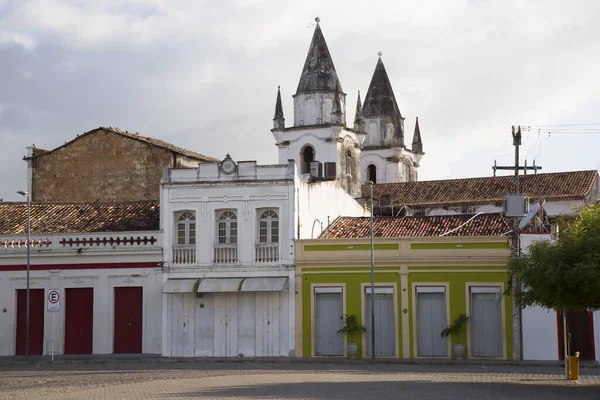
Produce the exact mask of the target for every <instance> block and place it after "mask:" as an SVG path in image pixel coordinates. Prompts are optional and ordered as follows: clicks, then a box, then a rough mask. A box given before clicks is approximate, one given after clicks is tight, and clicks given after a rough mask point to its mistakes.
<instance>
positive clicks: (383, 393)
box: [162, 381, 600, 400]
mask: <svg viewBox="0 0 600 400" xmlns="http://www.w3.org/2000/svg"><path fill="white" fill-rule="evenodd" d="M170 395H172V396H173V397H177V396H181V397H182V398H223V399H228V398H235V399H312V400H335V399H378V400H380V399H414V400H418V399H461V400H462V399H477V400H486V399H500V400H501V399H544V400H553V399H561V400H564V399H569V400H579V399H582V400H583V399H585V400H590V399H599V398H600V386H579V387H578V386H576V385H573V386H556V385H551V384H546V385H543V384H515V383H496V382H494V383H470V382H430V381H376V382H302V383H280V384H262V385H253V386H229V387H222V388H208V389H206V390H197V391H192V392H179V393H172V394H170ZM162 396H165V394H162ZM166 396H169V395H166Z"/></svg>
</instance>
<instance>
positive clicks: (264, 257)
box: [256, 243, 279, 263]
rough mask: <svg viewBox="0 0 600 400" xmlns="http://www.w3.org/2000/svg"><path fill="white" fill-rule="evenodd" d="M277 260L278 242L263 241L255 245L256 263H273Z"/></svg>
mask: <svg viewBox="0 0 600 400" xmlns="http://www.w3.org/2000/svg"><path fill="white" fill-rule="evenodd" d="M277 261H279V243H263V244H257V245H256V262H257V263H274V262H277Z"/></svg>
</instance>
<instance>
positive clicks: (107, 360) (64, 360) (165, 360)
mask: <svg viewBox="0 0 600 400" xmlns="http://www.w3.org/2000/svg"><path fill="white" fill-rule="evenodd" d="M257 362H261V363H271V364H349V365H353V364H354V365H373V364H379V365H394V364H395V365H460V366H467V365H479V366H491V367H492V366H508V367H560V368H564V362H563V361H522V362H513V361H507V360H449V359H444V360H436V359H379V360H375V361H372V360H370V359H347V358H284V357H277V358H204V357H203V358H195V357H190V358H171V357H143V356H142V357H131V358H123V357H115V358H112V357H103V358H94V357H92V358H89V357H88V358H79V357H73V358H71V357H65V356H59V357H55V359H54V361H51V358H50V357H49V356H42V357H36V358H34V359H30V360H26V359H24V357H9V358H8V359H6V358H4V359H2V357H0V367H2V368H8V367H11V366H19V365H55V364H57V365H60V364H161V363H162V364H177V363H199V364H201V363H202V364H216V363H229V364H235V363H257ZM580 368H582V369H588V368H600V364H598V363H596V362H593V361H589V362H580Z"/></svg>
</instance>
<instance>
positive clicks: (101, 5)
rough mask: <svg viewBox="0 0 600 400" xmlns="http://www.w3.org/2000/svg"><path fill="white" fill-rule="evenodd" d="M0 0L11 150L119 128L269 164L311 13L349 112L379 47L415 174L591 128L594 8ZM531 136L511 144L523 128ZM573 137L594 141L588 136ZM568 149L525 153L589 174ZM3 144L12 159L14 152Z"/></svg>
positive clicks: (534, 3) (452, 168)
mask: <svg viewBox="0 0 600 400" xmlns="http://www.w3.org/2000/svg"><path fill="white" fill-rule="evenodd" d="M2 5H3V3H2V2H0V26H2V31H0V58H1V59H2V60H3V61H5V62H3V63H0V87H2V88H3V90H2V91H1V92H0V103H10V104H11V107H10V108H9V109H5V110H4V112H3V119H2V120H0V125H2V126H0V128H3V129H4V131H8V130H10V131H11V132H12V133H11V134H12V135H19V134H20V135H21V136H20V137H21V138H22V140H21V141H20V142H19V143H20V144H19V146H21V148H24V147H25V146H27V145H28V144H30V143H31V141H32V140H34V139H35V140H36V144H38V145H40V146H45V147H48V148H52V147H55V146H58V145H60V144H61V143H63V142H64V141H65V140H70V139H72V138H73V137H74V136H75V134H77V133H81V132H83V131H86V130H89V129H92V128H94V127H97V126H100V125H113V126H115V125H117V126H122V127H124V128H126V129H129V130H136V131H140V132H143V133H144V134H147V135H152V136H157V137H161V138H163V139H165V140H169V141H171V142H174V143H176V144H178V145H181V146H185V147H188V148H190V149H192V150H195V151H199V152H204V153H208V154H210V155H215V156H219V155H222V154H225V153H226V152H230V153H231V154H232V155H233V156H234V157H236V154H237V155H239V156H237V157H238V158H241V159H252V158H258V160H259V161H260V162H274V161H276V160H277V150H276V148H275V146H274V145H273V139H272V136H271V133H270V132H269V129H270V128H271V118H272V113H273V107H274V100H275V94H276V87H277V85H281V87H282V94H283V101H284V111H285V115H286V120H287V121H288V123H289V122H290V121H293V116H292V97H291V95H292V94H293V93H294V91H295V88H296V85H297V83H298V78H299V74H300V72H301V69H302V65H303V63H304V57H305V56H306V51H307V49H308V45H309V42H310V38H311V36H312V30H313V28H312V27H310V24H314V17H316V16H319V17H321V26H322V28H323V31H324V34H325V37H326V39H327V41H328V44H329V49H330V51H331V53H332V56H333V59H334V62H335V65H336V68H337V71H338V74H339V75H340V80H341V83H342V87H343V88H344V90H345V91H346V92H347V93H348V99H347V100H348V113H349V114H350V115H351V117H352V113H353V111H354V101H355V99H356V92H357V90H361V92H362V93H363V97H364V94H365V93H366V89H367V85H368V84H369V81H370V79H371V74H372V73H373V69H374V67H375V62H376V60H377V56H376V54H377V51H379V50H381V51H382V52H383V59H384V62H385V64H386V68H387V70H388V73H389V75H390V78H391V80H392V84H393V87H394V90H395V93H396V96H397V99H398V103H399V106H400V109H401V110H402V113H403V114H404V116H405V117H407V120H406V131H407V136H408V138H407V139H410V136H411V135H412V130H413V128H414V118H415V116H417V115H418V116H419V122H420V124H421V132H422V136H423V140H424V142H425V152H426V155H425V157H424V158H423V160H422V163H421V165H422V167H421V172H420V176H421V178H429V179H431V178H443V177H450V176H470V175H488V174H489V173H490V172H491V165H492V164H493V160H494V157H496V156H497V155H502V154H506V153H510V152H511V151H512V146H511V139H510V126H511V125H512V124H556V123H565V122H588V123H589V122H600V121H597V119H598V118H597V117H596V112H595V110H597V108H598V107H600V74H598V73H597V66H598V65H600V53H598V52H597V51H596V49H598V48H600V25H598V24H597V21H598V20H599V19H600V10H599V7H597V5H596V2H595V1H584V0H581V1H579V2H577V6H574V5H573V4H571V3H568V2H562V1H559V0H555V1H550V0H548V1H541V0H528V1H526V2H524V1H519V0H505V1H500V0H497V1H495V0H482V1H456V0H436V1H428V2H422V1H418V0H410V1H403V2H400V3H398V2H396V3H393V2H392V3H390V2H389V1H384V0H372V1H369V2H368V4H365V3H364V2H358V1H350V0H348V1H339V2H335V1H334V2H325V3H324V2H322V1H320V0H305V1H302V2H287V3H282V2H278V1H274V0H246V1H233V0H225V1H219V2H215V1H209V0H205V1H189V0H130V1H127V2H123V1H121V0H103V1H96V2H92V1H88V0H62V1H58V0H20V1H19V2H16V3H13V5H12V7H11V8H10V9H8V8H7V7H3V6H2ZM6 44H9V45H8V46H6ZM3 45H4V46H3ZM32 116H34V117H33V118H32ZM351 117H350V118H349V120H351V119H352V118H351ZM594 119H595V121H594ZM42 132H43V134H42ZM214 138H219V139H218V140H214ZM529 138H530V139H531V140H530V141H528V142H527V143H524V145H523V149H522V153H526V152H528V151H529V149H530V147H531V146H532V145H533V144H534V143H535V140H536V135H530V136H529ZM576 140H579V141H580V143H582V144H581V145H580V146H583V147H589V148H592V147H593V146H597V145H600V141H599V140H598V139H595V137H594V136H587V137H578V138H577V139H576ZM578 143H579V142H578ZM565 146H567V147H568V146H571V148H573V141H571V143H569V142H568V141H566V140H563V139H560V138H558V137H556V136H555V137H552V138H550V139H548V140H545V141H544V142H543V143H542V153H541V155H540V157H539V159H538V160H539V161H540V163H541V162H543V163H544V169H545V170H559V169H563V170H564V169H573V168H577V169H581V168H595V167H596V165H597V162H596V161H594V159H593V158H594V157H593V156H591V155H590V156H580V155H578V154H577V152H575V151H570V152H569V151H564V147H565ZM538 147H539V146H538ZM17 150H18V149H17ZM2 151H3V152H6V153H5V155H3V156H2V158H11V157H12V154H14V151H15V149H10V150H9V149H7V148H5V149H3V150H2ZM17 152H18V151H17ZM538 152H539V151H538V150H535V151H532V152H531V153H536V154H537V153H538ZM3 154H4V153H3ZM534 155H535V154H531V157H534ZM559 160H560V161H559ZM14 162H15V163H18V162H19V160H17V159H15V160H14ZM504 162H510V157H508V160H505V161H504ZM1 178H2V177H1V176H0V179H1ZM7 179H8V178H7ZM0 197H2V194H1V193H0Z"/></svg>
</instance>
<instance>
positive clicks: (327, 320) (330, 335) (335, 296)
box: [315, 288, 344, 356]
mask: <svg viewBox="0 0 600 400" xmlns="http://www.w3.org/2000/svg"><path fill="white" fill-rule="evenodd" d="M343 314H344V312H343V305H342V291H341V288H316V289H315V355H317V356H343V355H344V337H343V336H342V335H340V334H338V333H337V332H338V330H340V329H341V328H342V326H343V322H344V321H343V318H344V316H343Z"/></svg>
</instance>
